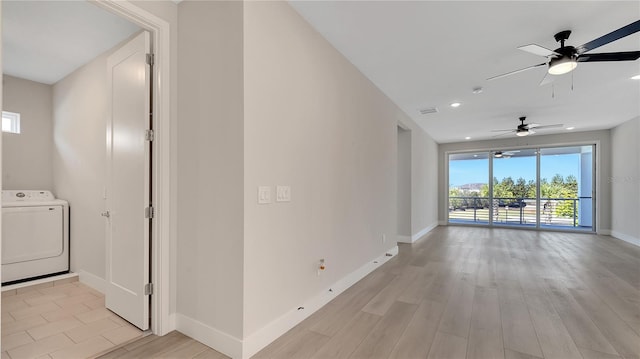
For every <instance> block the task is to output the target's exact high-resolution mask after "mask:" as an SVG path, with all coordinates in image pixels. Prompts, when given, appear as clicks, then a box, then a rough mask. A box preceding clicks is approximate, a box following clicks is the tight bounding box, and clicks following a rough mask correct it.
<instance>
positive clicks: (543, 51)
mask: <svg viewBox="0 0 640 359" xmlns="http://www.w3.org/2000/svg"><path fill="white" fill-rule="evenodd" d="M518 49H519V50H522V51H526V52H528V53H530V54H534V55H538V56H544V57H549V56H553V55H558V56H561V55H560V54H559V53H557V52H555V51H553V50H549V49H547V48H546V47H542V46H540V45H536V44H530V45H524V46H520V47H518Z"/></svg>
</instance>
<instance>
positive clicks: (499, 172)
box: [449, 154, 580, 187]
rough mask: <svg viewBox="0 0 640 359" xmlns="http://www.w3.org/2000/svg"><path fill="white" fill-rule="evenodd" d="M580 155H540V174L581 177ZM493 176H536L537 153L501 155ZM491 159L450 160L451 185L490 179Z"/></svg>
mask: <svg viewBox="0 0 640 359" xmlns="http://www.w3.org/2000/svg"><path fill="white" fill-rule="evenodd" d="M579 173H580V155H578V154H569V155H555V156H542V157H541V158H540V178H541V179H543V178H546V179H547V180H549V181H551V178H552V177H553V176H555V175H556V174H560V175H562V176H563V177H565V178H566V177H567V176H568V175H574V176H575V177H576V178H577V179H578V180H580V178H579V176H578V174H579ZM493 176H494V177H495V178H497V179H498V181H501V180H502V179H503V178H505V177H511V178H513V180H514V181H515V180H517V179H518V178H520V177H522V178H524V179H525V180H527V181H529V180H535V179H536V158H535V157H533V156H532V157H512V158H509V159H501V160H497V161H494V163H493ZM488 178H489V160H488V159H483V160H462V161H450V162H449V186H450V187H457V186H460V185H463V184H467V183H488V182H487V181H488Z"/></svg>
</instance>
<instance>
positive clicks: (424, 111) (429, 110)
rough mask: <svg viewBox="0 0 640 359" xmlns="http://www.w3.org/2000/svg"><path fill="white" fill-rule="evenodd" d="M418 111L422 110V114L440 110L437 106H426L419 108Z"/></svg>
mask: <svg viewBox="0 0 640 359" xmlns="http://www.w3.org/2000/svg"><path fill="white" fill-rule="evenodd" d="M418 111H419V112H420V114H421V115H428V114H430V113H436V112H438V108H437V107H425V108H421V109H419V110H418Z"/></svg>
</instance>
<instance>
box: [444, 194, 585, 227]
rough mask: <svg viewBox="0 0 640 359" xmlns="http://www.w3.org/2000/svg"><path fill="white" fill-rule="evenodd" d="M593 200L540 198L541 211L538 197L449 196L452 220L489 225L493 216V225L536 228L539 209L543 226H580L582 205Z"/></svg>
mask: <svg viewBox="0 0 640 359" xmlns="http://www.w3.org/2000/svg"><path fill="white" fill-rule="evenodd" d="M591 199H592V198H591V197H579V198H546V197H545V198H541V199H540V208H536V199H535V198H516V197H494V198H493V200H491V199H490V198H489V197H462V196H456V197H454V196H450V197H449V221H450V222H454V223H487V224H488V223H489V216H490V215H491V216H492V223H493V224H509V225H523V226H535V225H536V209H537V210H538V211H539V212H540V225H541V226H561V227H579V226H580V225H581V224H580V223H579V221H580V216H579V215H578V214H579V213H578V211H579V210H580V203H581V202H582V201H589V203H590V201H591ZM589 208H590V206H589ZM588 216H591V213H589V214H588ZM589 227H590V225H589Z"/></svg>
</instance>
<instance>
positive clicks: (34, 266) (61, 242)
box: [2, 190, 69, 284]
mask: <svg viewBox="0 0 640 359" xmlns="http://www.w3.org/2000/svg"><path fill="white" fill-rule="evenodd" d="M67 272H69V205H68V203H67V201H64V200H60V199H56V198H55V197H54V196H53V194H52V193H51V192H50V191H16V190H5V191H2V284H10V283H16V282H21V281H25V280H28V279H35V278H42V277H46V276H49V275H54V274H61V273H67Z"/></svg>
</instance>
